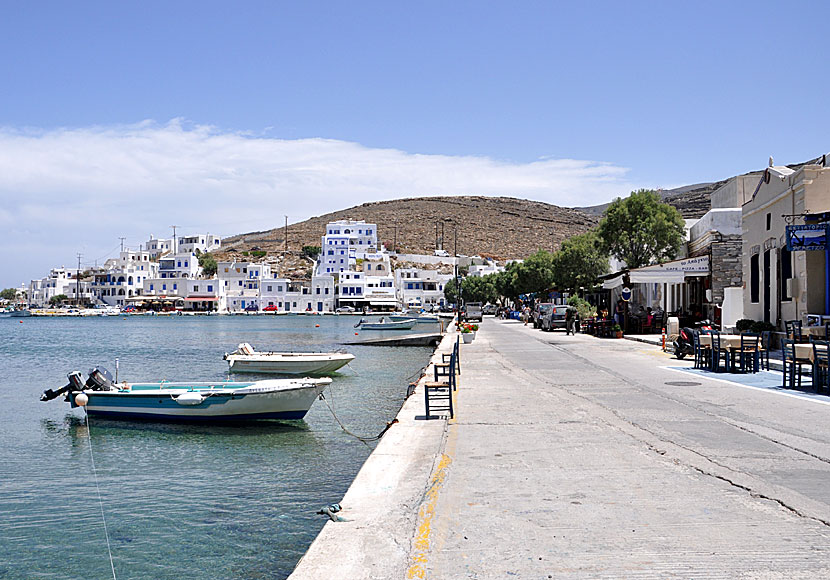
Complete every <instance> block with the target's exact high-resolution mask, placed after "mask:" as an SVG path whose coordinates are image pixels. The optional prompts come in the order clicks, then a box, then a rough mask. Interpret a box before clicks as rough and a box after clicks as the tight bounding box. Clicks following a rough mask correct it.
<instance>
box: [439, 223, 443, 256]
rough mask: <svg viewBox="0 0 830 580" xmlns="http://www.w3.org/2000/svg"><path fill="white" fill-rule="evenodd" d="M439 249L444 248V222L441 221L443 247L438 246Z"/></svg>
mask: <svg viewBox="0 0 830 580" xmlns="http://www.w3.org/2000/svg"><path fill="white" fill-rule="evenodd" d="M438 249H439V250H443V249H444V222H443V221H442V222H441V247H440V248H438Z"/></svg>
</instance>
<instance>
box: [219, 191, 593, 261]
mask: <svg viewBox="0 0 830 580" xmlns="http://www.w3.org/2000/svg"><path fill="white" fill-rule="evenodd" d="M349 218H351V219H355V220H365V221H366V222H369V223H376V224H377V225H378V239H379V241H381V242H382V243H384V244H385V245H386V247H387V248H388V249H393V248H395V247H396V246H397V249H398V250H399V252H408V253H421V254H423V253H426V254H432V252H433V250H435V249H436V248H437V247H438V246H443V248H444V249H446V250H447V251H449V252H450V253H451V254H454V253H455V247H456V240H457V247H458V253H459V254H465V255H481V256H487V257H493V258H496V259H515V258H526V257H527V256H529V255H530V254H532V253H534V252H536V251H537V250H539V249H545V250H554V249H556V248H558V247H559V245H560V244H561V243H562V241H563V240H566V239H568V238H570V237H571V236H573V235H576V234H581V233H584V232H586V231H588V230H589V229H591V228H592V227H594V226H595V225H596V224H597V222H598V219H597V216H595V215H590V214H588V213H585V212H583V211H581V210H578V209H572V208H564V207H558V206H555V205H551V204H548V203H542V202H538V201H527V200H522V199H515V198H511V197H484V196H460V197H455V196H453V197H416V198H407V199H397V200H393V201H381V202H374V203H364V204H363V205H359V206H356V207H351V208H349V209H344V210H340V211H335V212H332V213H328V214H325V215H322V216H318V217H314V218H311V219H309V220H306V221H304V222H301V223H297V224H292V225H289V226H288V249H289V253H291V254H298V253H299V252H300V250H301V249H302V247H303V246H319V245H320V238H321V236H322V235H323V233H324V230H325V226H326V224H327V223H328V222H332V221H335V220H341V219H349ZM436 225H437V227H436ZM442 235H443V240H442V239H441V236H442ZM285 236H286V233H285V228H284V227H277V228H274V229H271V230H266V231H261V232H251V233H246V234H239V235H236V236H232V237H229V238H226V239H225V240H223V241H222V244H223V251H222V252H221V253H220V254H219V257H220V258H226V257H228V256H231V255H237V256H238V254H239V253H240V252H250V251H252V250H253V251H257V250H259V251H265V252H268V254H269V255H279V254H281V253H282V252H283V249H284V247H285Z"/></svg>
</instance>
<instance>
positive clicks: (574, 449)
mask: <svg viewBox="0 0 830 580" xmlns="http://www.w3.org/2000/svg"><path fill="white" fill-rule="evenodd" d="M462 349H463V354H462V364H463V367H462V370H463V374H462V379H461V382H460V388H459V391H458V400H457V406H458V415H457V417H456V419H455V420H453V421H450V423H449V428H448V433H447V437H446V441H445V447H444V450H443V451H444V456H445V457H444V460H443V461H442V462H439V463H438V467H437V469H436V472H435V474H434V476H433V483H432V486H431V487H430V488H429V489H428V492H427V493H426V494H425V499H424V502H423V504H422V509H421V522H420V525H419V528H418V532H417V535H416V539H415V541H414V542H413V549H412V554H411V560H410V562H411V565H410V568H409V570H408V576H409V577H428V578H508V577H519V578H830V399H828V400H827V401H815V400H805V399H801V398H796V397H790V396H786V395H784V394H778V393H775V392H770V391H760V390H753V389H748V388H744V387H740V386H737V385H734V384H730V383H725V382H721V381H714V380H708V379H701V378H699V377H693V376H689V375H687V374H686V373H682V372H678V371H676V370H670V369H667V368H665V367H667V366H675V367H676V366H688V364H689V363H688V362H686V363H680V362H678V361H675V360H674V359H670V358H669V357H668V356H667V355H665V354H664V353H662V352H660V351H659V350H658V349H655V348H654V347H651V346H647V345H643V344H639V343H632V342H630V341H624V340H597V339H594V338H592V337H587V336H575V337H574V336H565V335H563V334H561V333H542V332H540V331H537V330H533V329H532V328H531V327H529V326H528V327H524V326H522V325H521V324H520V323H517V322H514V321H496V320H492V319H489V318H488V319H486V320H485V321H484V323H483V324H482V325H481V330H480V331H479V333H478V336H477V338H476V340H475V342H474V343H472V344H471V345H464V346H463V347H462ZM677 382H690V383H698V384H691V385H676V384H674V385H673V384H671V383H677Z"/></svg>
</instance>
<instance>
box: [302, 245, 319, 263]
mask: <svg viewBox="0 0 830 580" xmlns="http://www.w3.org/2000/svg"><path fill="white" fill-rule="evenodd" d="M319 255H320V246H303V256H305V257H306V258H311V259H312V260H316V259H317V256H319Z"/></svg>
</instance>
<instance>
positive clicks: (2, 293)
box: [0, 288, 17, 300]
mask: <svg viewBox="0 0 830 580" xmlns="http://www.w3.org/2000/svg"><path fill="white" fill-rule="evenodd" d="M16 296H17V290H15V289H14V288H6V289H5V290H0V298H2V299H3V300H14V299H15V297H16Z"/></svg>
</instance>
